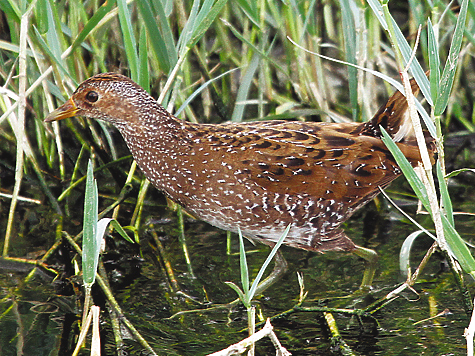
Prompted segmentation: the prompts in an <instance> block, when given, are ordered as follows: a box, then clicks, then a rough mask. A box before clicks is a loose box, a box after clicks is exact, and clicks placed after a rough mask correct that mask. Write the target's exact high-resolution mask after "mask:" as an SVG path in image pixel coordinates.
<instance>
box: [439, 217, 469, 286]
mask: <svg viewBox="0 0 475 356" xmlns="http://www.w3.org/2000/svg"><path fill="white" fill-rule="evenodd" d="M442 225H443V227H444V233H445V239H446V241H447V244H448V245H449V247H450V250H451V252H452V253H453V255H454V257H455V258H456V259H457V261H458V262H459V263H460V266H462V269H463V270H464V272H465V273H468V274H470V275H471V276H472V278H474V279H475V259H474V258H473V256H472V254H471V253H470V250H469V249H468V247H467V244H466V243H465V241H463V240H462V238H461V237H460V235H459V234H458V232H457V231H456V230H455V227H454V226H453V225H452V224H451V223H450V222H449V221H448V220H447V217H446V216H445V215H442Z"/></svg>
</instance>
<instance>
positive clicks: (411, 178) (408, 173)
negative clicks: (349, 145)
mask: <svg viewBox="0 0 475 356" xmlns="http://www.w3.org/2000/svg"><path fill="white" fill-rule="evenodd" d="M381 132H382V133H383V138H382V140H383V142H384V144H385V145H386V147H387V148H388V149H389V151H390V152H391V153H392V155H393V156H394V159H395V160H396V163H397V164H398V165H399V168H401V170H402V172H403V174H404V176H405V177H406V179H407V181H408V182H409V184H410V185H411V187H412V189H413V190H414V193H416V195H417V197H418V198H419V200H420V201H421V202H422V205H424V207H425V208H426V210H427V211H429V212H430V211H431V209H430V204H429V198H428V196H427V190H426V188H425V186H424V184H423V183H422V181H421V180H420V178H419V177H418V176H417V174H416V172H415V171H414V168H413V167H412V165H411V164H410V163H409V161H408V160H407V158H406V157H405V156H404V154H403V153H402V152H401V150H400V149H399V147H398V146H397V145H396V143H394V141H393V140H392V139H391V137H390V136H389V135H388V133H387V132H386V130H385V129H384V128H383V127H381Z"/></svg>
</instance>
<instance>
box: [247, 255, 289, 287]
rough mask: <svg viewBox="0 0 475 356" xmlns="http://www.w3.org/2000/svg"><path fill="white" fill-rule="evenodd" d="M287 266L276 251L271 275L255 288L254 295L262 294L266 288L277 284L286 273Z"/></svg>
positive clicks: (282, 256)
mask: <svg viewBox="0 0 475 356" xmlns="http://www.w3.org/2000/svg"><path fill="white" fill-rule="evenodd" d="M287 268H288V265H287V261H286V260H285V258H284V255H283V254H282V252H280V250H279V251H277V253H276V254H275V265H274V269H273V270H272V272H271V274H269V275H268V276H267V277H266V278H265V279H264V280H263V281H262V282H261V283H259V285H258V286H257V288H256V293H255V295H259V294H262V293H263V292H264V291H265V290H266V289H267V288H269V287H270V286H271V285H273V284H274V283H275V282H277V281H278V280H279V279H280V278H281V277H282V276H283V275H284V273H285V272H286V271H287Z"/></svg>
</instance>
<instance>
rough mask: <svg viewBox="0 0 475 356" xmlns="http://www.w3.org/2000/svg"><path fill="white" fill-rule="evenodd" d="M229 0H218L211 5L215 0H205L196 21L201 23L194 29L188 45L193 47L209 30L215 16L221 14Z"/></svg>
mask: <svg viewBox="0 0 475 356" xmlns="http://www.w3.org/2000/svg"><path fill="white" fill-rule="evenodd" d="M227 1H228V0H217V1H216V2H215V3H214V5H213V6H211V4H212V2H213V0H205V2H204V3H203V6H202V7H201V10H200V12H199V13H198V16H197V18H196V23H197V24H199V25H198V26H197V27H196V28H195V29H194V31H193V36H192V37H191V39H190V41H189V43H188V47H189V48H192V47H193V46H194V45H195V44H196V43H197V42H198V41H199V40H200V39H201V37H202V36H203V35H204V33H205V32H206V31H207V30H208V28H209V27H210V26H211V24H212V23H213V22H214V20H215V18H216V17H217V16H218V15H219V13H220V12H221V10H222V8H223V7H224V5H226V3H227Z"/></svg>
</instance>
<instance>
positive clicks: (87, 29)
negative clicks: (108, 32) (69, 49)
mask: <svg viewBox="0 0 475 356" xmlns="http://www.w3.org/2000/svg"><path fill="white" fill-rule="evenodd" d="M114 5H115V0H107V1H106V2H105V3H104V4H102V5H101V7H99V9H98V10H97V11H96V12H95V13H94V15H92V17H91V18H90V19H89V21H87V23H86V24H85V25H84V28H83V29H82V30H81V32H80V33H79V34H78V35H77V37H76V38H75V39H74V42H73V48H75V47H77V46H79V45H81V43H82V42H83V41H84V40H85V39H86V37H87V36H88V35H89V34H90V33H91V32H92V31H93V30H94V29H95V28H96V26H97V24H98V23H99V22H100V21H101V20H102V19H103V18H104V17H105V16H106V15H107V14H108V13H109V11H111V10H112V7H113V6H114Z"/></svg>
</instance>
